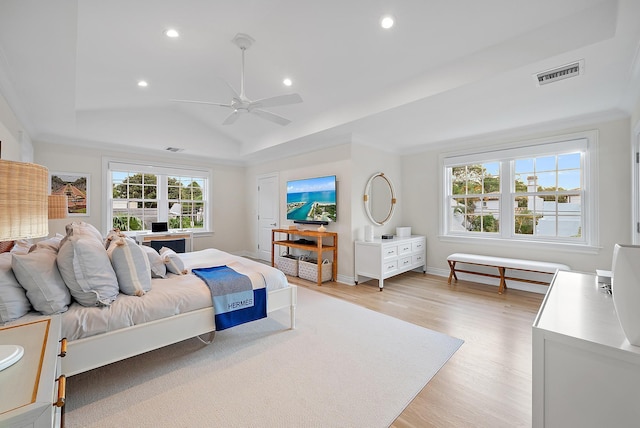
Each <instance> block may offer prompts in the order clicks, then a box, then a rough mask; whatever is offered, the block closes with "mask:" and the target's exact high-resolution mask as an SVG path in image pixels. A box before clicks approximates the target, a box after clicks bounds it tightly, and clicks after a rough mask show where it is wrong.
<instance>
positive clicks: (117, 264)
mask: <svg viewBox="0 0 640 428" xmlns="http://www.w3.org/2000/svg"><path fill="white" fill-rule="evenodd" d="M107 254H108V255H109V259H110V260H111V265H112V266H113V269H114V270H115V271H116V276H117V277H118V287H119V288H120V291H121V292H123V293H124V294H128V295H130V296H144V294H145V293H146V292H147V291H149V290H151V266H150V265H149V258H148V257H147V255H146V254H145V252H144V250H143V249H142V248H140V246H139V245H138V244H136V242H135V241H134V240H133V239H130V238H125V237H124V236H120V237H117V238H115V239H112V240H111V243H110V244H109V248H108V249H107Z"/></svg>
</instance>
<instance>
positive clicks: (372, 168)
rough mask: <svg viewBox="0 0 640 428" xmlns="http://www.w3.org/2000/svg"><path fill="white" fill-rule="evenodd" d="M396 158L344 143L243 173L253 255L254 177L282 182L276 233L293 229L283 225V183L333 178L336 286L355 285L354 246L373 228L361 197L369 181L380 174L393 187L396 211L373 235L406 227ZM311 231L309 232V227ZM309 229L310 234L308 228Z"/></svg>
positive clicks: (397, 158) (398, 160) (329, 228)
mask: <svg viewBox="0 0 640 428" xmlns="http://www.w3.org/2000/svg"><path fill="white" fill-rule="evenodd" d="M401 166H402V165H401V161H400V156H398V155H396V154H392V153H389V152H385V151H381V150H377V149H373V148H370V147H367V146H365V145H363V144H359V143H349V142H348V143H345V144H341V145H338V146H332V147H329V148H327V149H323V150H319V151H316V152H313V153H308V154H305V155H298V156H291V157H288V158H284V159H279V160H277V161H270V162H265V163H262V164H258V165H253V166H251V167H248V168H247V178H246V184H247V195H249V196H248V197H249V202H248V204H249V209H248V210H247V212H248V213H250V215H249V217H248V219H247V221H248V225H249V227H250V240H251V241H252V244H251V247H250V248H251V249H252V251H255V250H256V249H257V244H258V232H257V220H256V219H257V190H256V185H255V184H256V180H257V177H258V176H260V175H263V174H268V173H274V172H277V173H278V175H279V180H280V185H279V188H280V207H281V208H280V227H285V228H286V227H288V226H289V225H291V224H293V223H292V222H290V221H287V220H286V211H285V209H284V207H285V206H286V183H287V181H288V180H295V179H300V178H309V177H317V176H322V175H334V174H335V175H336V178H337V180H338V221H337V222H336V224H330V225H329V226H328V230H329V231H331V232H337V233H338V234H339V245H338V281H340V282H344V283H347V284H353V281H354V241H355V240H356V239H363V238H364V226H365V225H366V224H372V223H371V222H370V220H369V219H368V217H367V215H366V213H365V210H364V203H363V199H362V196H363V195H364V191H365V185H366V183H367V181H368V180H369V178H370V177H371V176H372V175H373V174H375V173H377V172H384V173H385V175H386V176H387V177H388V178H389V179H390V180H391V181H392V182H393V184H394V187H395V191H396V198H397V199H398V201H399V202H398V207H397V208H396V212H395V213H394V216H393V218H392V219H391V221H390V222H389V223H388V224H387V225H385V226H382V227H376V231H375V234H376V235H381V234H383V233H394V232H395V228H396V226H401V225H405V224H404V222H403V219H402V208H401V207H402V200H403V197H402V183H401ZM309 227H313V226H309ZM309 227H308V228H309Z"/></svg>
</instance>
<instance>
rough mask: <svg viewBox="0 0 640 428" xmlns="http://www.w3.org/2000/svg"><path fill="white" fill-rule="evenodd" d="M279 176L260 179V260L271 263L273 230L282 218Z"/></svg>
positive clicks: (265, 176)
mask: <svg viewBox="0 0 640 428" xmlns="http://www.w3.org/2000/svg"><path fill="white" fill-rule="evenodd" d="M279 205H280V192H278V175H276V174H273V175H264V176H260V177H258V258H260V259H261V260H266V261H271V229H274V228H277V227H278V223H279V216H280V210H279Z"/></svg>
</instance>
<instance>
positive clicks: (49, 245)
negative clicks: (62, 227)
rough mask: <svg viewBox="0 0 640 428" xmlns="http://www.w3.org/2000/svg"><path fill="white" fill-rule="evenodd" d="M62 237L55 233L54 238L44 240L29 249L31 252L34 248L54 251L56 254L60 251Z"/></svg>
mask: <svg viewBox="0 0 640 428" xmlns="http://www.w3.org/2000/svg"><path fill="white" fill-rule="evenodd" d="M62 238H64V236H63V235H60V234H59V233H56V236H53V237H51V238H49V239H45V240H43V241H38V242H36V245H34V246H33V247H31V251H34V250H35V249H36V248H43V249H49V250H52V251H55V252H56V253H57V252H58V250H59V249H60V243H61V242H62Z"/></svg>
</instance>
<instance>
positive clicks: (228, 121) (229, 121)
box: [222, 110, 240, 125]
mask: <svg viewBox="0 0 640 428" xmlns="http://www.w3.org/2000/svg"><path fill="white" fill-rule="evenodd" d="M238 117H240V112H239V111H238V110H234V111H233V112H231V114H230V115H229V116H227V118H226V119H225V120H224V122H222V124H223V125H231V124H232V123H234V122H235V121H236V120H238Z"/></svg>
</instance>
